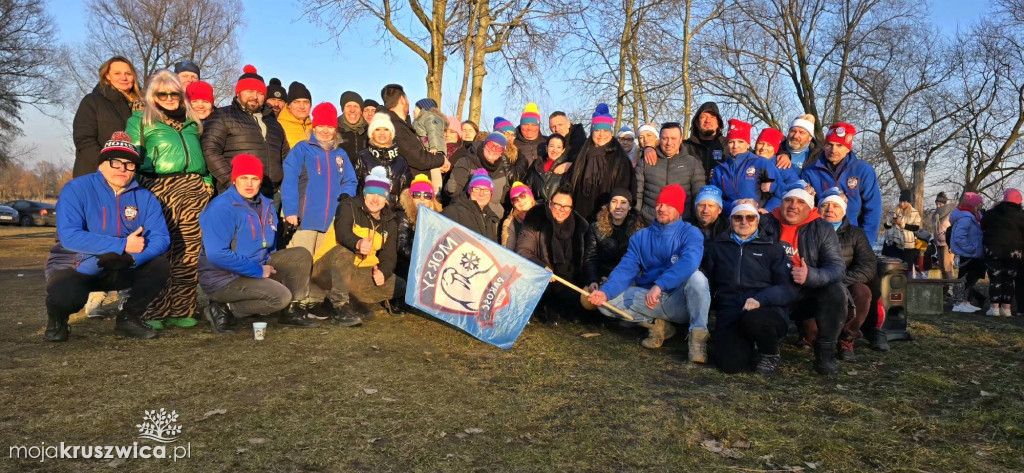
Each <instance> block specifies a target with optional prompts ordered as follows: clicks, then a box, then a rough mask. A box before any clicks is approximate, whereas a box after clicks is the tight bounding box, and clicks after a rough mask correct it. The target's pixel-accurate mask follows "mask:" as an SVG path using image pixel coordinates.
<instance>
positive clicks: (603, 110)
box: [594, 103, 611, 115]
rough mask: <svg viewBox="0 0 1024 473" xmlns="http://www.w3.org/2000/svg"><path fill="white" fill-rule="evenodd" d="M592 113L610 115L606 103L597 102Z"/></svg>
mask: <svg viewBox="0 0 1024 473" xmlns="http://www.w3.org/2000/svg"><path fill="white" fill-rule="evenodd" d="M594 115H611V112H609V111H608V104H606V103H599V104H597V108H596V109H595V110H594Z"/></svg>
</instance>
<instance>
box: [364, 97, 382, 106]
mask: <svg viewBox="0 0 1024 473" xmlns="http://www.w3.org/2000/svg"><path fill="white" fill-rule="evenodd" d="M366 107H373V108H380V104H379V103H377V101H376V100H373V99H366V100H363V108H366Z"/></svg>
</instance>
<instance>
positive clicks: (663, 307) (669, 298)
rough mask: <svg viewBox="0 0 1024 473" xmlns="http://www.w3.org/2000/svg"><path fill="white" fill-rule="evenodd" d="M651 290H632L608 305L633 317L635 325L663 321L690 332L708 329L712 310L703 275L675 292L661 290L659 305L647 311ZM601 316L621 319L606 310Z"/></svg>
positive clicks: (694, 277)
mask: <svg viewBox="0 0 1024 473" xmlns="http://www.w3.org/2000/svg"><path fill="white" fill-rule="evenodd" d="M648 292H650V289H646V288H642V287H637V286H633V287H630V288H629V289H626V291H625V292H623V293H622V294H619V295H618V296H616V297H615V298H614V299H612V300H610V301H608V303H609V304H611V305H613V306H615V307H616V308H617V309H619V310H622V311H623V312H625V313H627V314H629V315H632V316H633V321H634V322H645V323H653V322H654V319H664V320H668V321H669V322H674V323H677V324H681V325H682V324H689V326H690V330H693V329H698V328H699V329H703V330H707V329H708V310H710V308H711V288H710V286H709V285H708V278H707V277H705V276H704V273H702V272H700V271H696V272H694V273H693V275H692V276H690V279H687V280H686V284H684V285H683V287H681V288H679V289H676V290H675V291H672V292H667V291H665V290H662V292H661V297H660V298H659V299H658V305H657V306H655V307H654V308H653V309H651V308H649V307H647V293H648ZM599 310H600V311H601V313H602V314H604V315H606V316H608V317H612V318H616V319H621V318H622V317H621V316H619V315H618V314H616V313H615V312H612V311H610V310H608V309H605V308H599Z"/></svg>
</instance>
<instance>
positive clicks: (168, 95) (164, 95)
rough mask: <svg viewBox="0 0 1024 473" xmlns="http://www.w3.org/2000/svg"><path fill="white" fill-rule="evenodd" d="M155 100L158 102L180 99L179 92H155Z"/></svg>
mask: <svg viewBox="0 0 1024 473" xmlns="http://www.w3.org/2000/svg"><path fill="white" fill-rule="evenodd" d="M156 98H158V99H160V100H168V99H180V98H181V92H157V93H156Z"/></svg>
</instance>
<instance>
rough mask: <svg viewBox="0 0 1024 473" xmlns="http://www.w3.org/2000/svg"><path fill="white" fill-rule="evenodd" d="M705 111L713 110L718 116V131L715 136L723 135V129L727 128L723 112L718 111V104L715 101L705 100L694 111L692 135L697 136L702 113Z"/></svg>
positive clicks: (691, 127) (691, 124) (691, 122)
mask: <svg viewBox="0 0 1024 473" xmlns="http://www.w3.org/2000/svg"><path fill="white" fill-rule="evenodd" d="M704 112H711V113H712V114H714V115H715V117H716V118H718V131H717V132H716V133H715V137H719V136H722V130H724V129H725V122H724V121H723V120H722V114H721V113H719V111H718V104H717V103H715V102H704V103H702V104H700V107H698V108H697V111H696V112H694V113H693V118H691V119H690V136H691V137H694V136H697V130H699V129H700V114H702V113H704Z"/></svg>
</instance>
